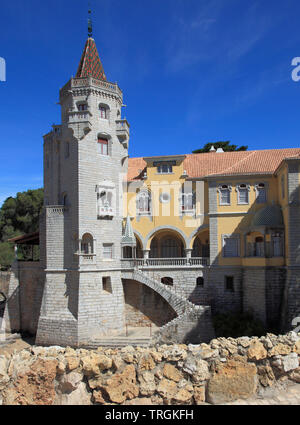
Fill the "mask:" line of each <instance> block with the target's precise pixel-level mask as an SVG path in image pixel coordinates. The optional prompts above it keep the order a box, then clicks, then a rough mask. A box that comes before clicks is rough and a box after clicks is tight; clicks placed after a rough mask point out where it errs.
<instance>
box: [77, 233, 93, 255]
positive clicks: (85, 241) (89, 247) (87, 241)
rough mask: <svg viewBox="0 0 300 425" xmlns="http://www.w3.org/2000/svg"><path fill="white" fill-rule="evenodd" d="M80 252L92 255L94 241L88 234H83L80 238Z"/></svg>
mask: <svg viewBox="0 0 300 425" xmlns="http://www.w3.org/2000/svg"><path fill="white" fill-rule="evenodd" d="M80 251H81V253H82V254H93V253H94V240H93V236H92V235H90V234H89V233H85V234H84V235H83V236H82V239H81V244H80Z"/></svg>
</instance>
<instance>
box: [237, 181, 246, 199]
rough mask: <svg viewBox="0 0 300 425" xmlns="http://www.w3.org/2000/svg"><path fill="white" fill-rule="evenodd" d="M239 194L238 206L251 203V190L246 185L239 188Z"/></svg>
mask: <svg viewBox="0 0 300 425" xmlns="http://www.w3.org/2000/svg"><path fill="white" fill-rule="evenodd" d="M237 193H238V204H248V203H249V189H248V186H247V185H246V184H240V185H239V186H238V187H237Z"/></svg>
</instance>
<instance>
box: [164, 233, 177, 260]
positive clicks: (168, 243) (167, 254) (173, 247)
mask: <svg viewBox="0 0 300 425" xmlns="http://www.w3.org/2000/svg"><path fill="white" fill-rule="evenodd" d="M181 256H182V249H181V244H180V243H179V241H178V240H177V239H175V238H172V237H166V238H164V239H163V240H162V241H161V257H162V258H174V257H175V258H176V257H181Z"/></svg>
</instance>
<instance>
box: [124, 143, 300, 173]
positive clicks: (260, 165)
mask: <svg viewBox="0 0 300 425" xmlns="http://www.w3.org/2000/svg"><path fill="white" fill-rule="evenodd" d="M288 157H299V158H300V148H290V149H269V150H257V151H237V152H223V153H216V152H209V153H198V154H187V155H186V158H185V160H184V162H183V166H184V169H185V170H186V171H187V175H188V177H191V178H196V177H205V176H214V175H220V176H223V175H224V176H230V175H243V174H244V175H246V174H273V173H274V172H275V170H276V169H277V167H278V166H279V164H280V163H281V161H282V160H283V159H284V158H288ZM145 167H146V162H145V161H144V159H143V158H129V163H128V181H133V180H139V179H140V176H141V171H142V170H143V169H144V168H145Z"/></svg>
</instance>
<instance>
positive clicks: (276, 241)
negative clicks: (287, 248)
mask: <svg viewBox="0 0 300 425" xmlns="http://www.w3.org/2000/svg"><path fill="white" fill-rule="evenodd" d="M272 243H273V257H282V256H283V237H282V234H281V233H275V234H273V235H272Z"/></svg>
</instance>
